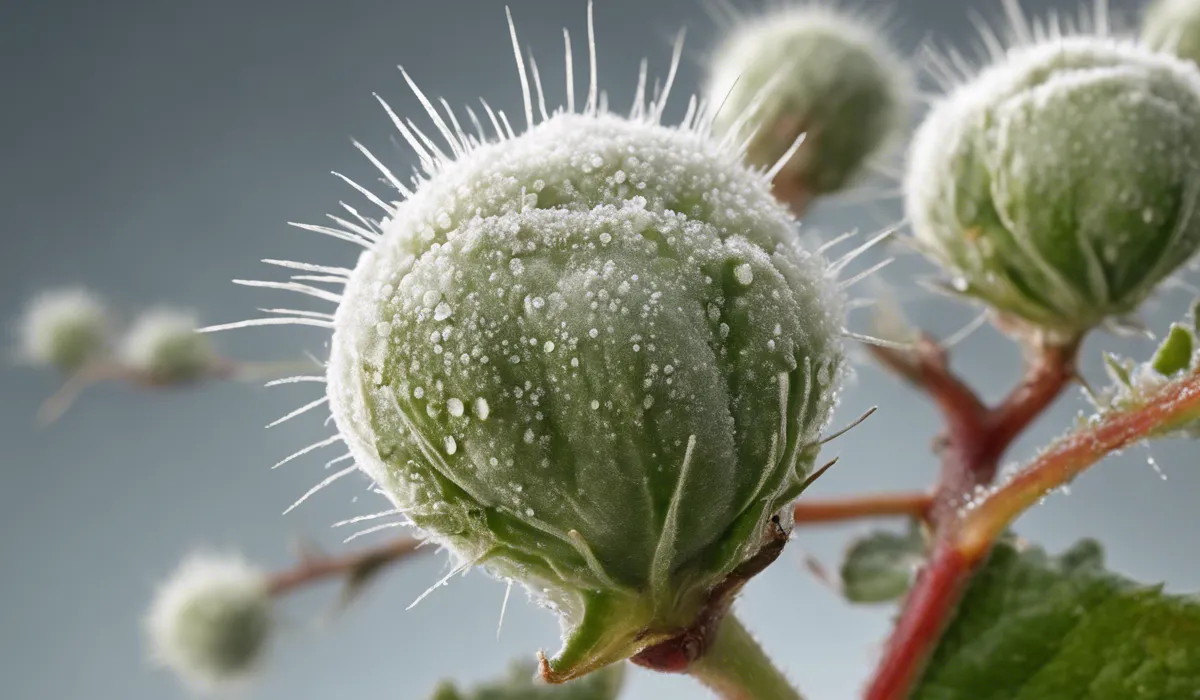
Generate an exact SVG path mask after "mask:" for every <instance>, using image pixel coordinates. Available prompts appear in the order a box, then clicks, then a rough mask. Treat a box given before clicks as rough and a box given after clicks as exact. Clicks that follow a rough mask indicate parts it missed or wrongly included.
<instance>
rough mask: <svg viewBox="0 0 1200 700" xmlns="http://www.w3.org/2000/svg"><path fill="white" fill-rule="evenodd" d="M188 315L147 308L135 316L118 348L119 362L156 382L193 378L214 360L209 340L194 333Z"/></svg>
mask: <svg viewBox="0 0 1200 700" xmlns="http://www.w3.org/2000/svg"><path fill="white" fill-rule="evenodd" d="M196 328H197V324H196V319H195V317H194V316H192V315H191V314H187V313H182V312H179V311H174V310H172V309H156V310H152V311H148V312H146V313H145V314H143V315H142V316H141V317H140V318H138V319H137V320H136V321H135V322H134V323H133V326H131V327H130V329H129V331H128V332H127V333H126V334H125V338H124V340H123V341H122V343H121V347H120V359H121V362H122V364H123V365H124V366H125V367H126V368H127V369H130V370H133V371H134V372H136V373H137V374H138V375H139V376H141V377H144V378H145V379H146V380H148V381H150V382H153V383H157V384H180V383H185V382H190V381H195V380H196V379H199V378H200V377H202V376H204V375H205V374H206V373H208V372H209V371H210V370H211V369H212V367H213V365H214V363H215V362H216V360H217V356H216V353H215V352H214V351H213V346H212V341H211V340H210V339H209V337H208V336H207V335H205V334H203V333H198V332H196Z"/></svg>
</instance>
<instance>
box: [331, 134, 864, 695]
mask: <svg viewBox="0 0 1200 700" xmlns="http://www.w3.org/2000/svg"><path fill="white" fill-rule="evenodd" d="M793 224H794V221H793V219H792V217H791V216H790V215H789V214H788V213H787V212H786V211H785V210H784V209H783V208H782V207H781V206H780V205H779V204H778V203H777V202H775V200H774V199H773V198H772V196H771V193H770V189H769V183H768V182H767V181H766V179H765V178H764V177H763V176H762V175H761V174H757V173H754V172H751V171H750V170H747V169H746V168H745V167H744V166H743V165H742V164H741V161H740V153H738V152H736V150H734V149H727V148H722V147H721V146H720V145H719V144H717V143H716V142H715V141H713V140H711V139H710V137H709V136H708V135H707V134H705V133H697V132H693V131H690V130H685V129H674V128H667V127H663V126H659V125H657V124H653V123H647V122H644V121H630V120H625V119H622V118H618V117H615V116H610V115H606V114H599V115H594V114H589V115H584V116H580V115H573V114H560V115H558V116H555V117H553V118H551V119H549V120H548V121H546V122H544V123H542V124H539V125H537V126H535V127H533V128H532V129H531V130H530V131H529V132H527V133H525V134H523V135H521V136H519V137H516V138H510V139H507V140H503V141H501V142H499V143H490V144H484V145H481V146H477V147H476V148H474V149H473V150H471V151H470V152H468V153H466V154H464V155H463V156H462V158H461V159H459V160H458V161H456V162H452V163H449V162H448V163H445V164H444V166H443V167H442V168H441V169H439V170H438V171H437V172H436V174H435V175H434V176H433V177H432V178H431V179H430V180H429V181H427V182H424V183H423V184H422V186H421V187H420V188H419V189H418V190H417V191H416V192H415V193H414V194H413V195H412V196H411V197H409V199H408V200H407V201H405V202H403V203H401V204H399V205H398V206H397V208H396V210H395V216H394V217H393V218H391V219H390V220H389V221H387V222H386V223H385V225H384V226H383V231H384V234H383V237H382V238H381V240H379V241H378V242H377V244H376V245H375V246H374V247H373V249H371V250H369V251H368V252H366V253H365V254H364V255H363V256H362V257H361V259H360V260H359V263H358V265H357V267H356V268H355V270H354V272H353V274H352V276H351V279H350V281H349V284H348V285H347V287H346V291H345V294H344V295H343V300H342V303H341V305H340V306H339V308H338V311H337V314H336V321H335V333H334V340H333V346H332V353H331V358H330V364H329V373H328V380H329V382H328V383H329V395H330V403H331V408H332V411H333V415H334V417H335V419H336V421H337V424H338V427H339V429H340V430H341V432H342V435H343V437H344V438H345V440H346V442H347V443H348V445H349V446H350V448H351V451H352V452H353V453H354V455H355V458H356V460H357V461H358V463H359V464H360V465H361V466H362V468H363V469H364V470H365V471H367V473H368V474H369V475H370V476H371V477H372V478H373V479H375V481H376V482H377V483H378V484H379V485H380V486H381V487H382V488H383V489H384V491H386V493H387V494H388V495H389V496H390V497H391V498H392V500H393V501H394V502H395V504H396V505H397V507H398V508H402V509H403V510H404V512H405V513H406V514H407V515H408V517H410V518H411V519H412V520H413V521H414V522H415V523H416V524H417V525H418V526H419V527H421V528H422V529H423V530H425V531H426V532H428V533H429V534H430V535H431V536H432V537H433V538H434V539H436V540H437V541H438V542H440V543H442V544H444V545H446V546H448V547H449V548H451V549H452V550H453V551H454V552H456V553H457V554H458V555H459V556H460V557H461V558H462V560H463V561H464V562H466V563H469V564H480V565H483V566H485V567H486V568H487V569H489V570H490V571H492V572H493V573H494V574H495V575H497V576H499V577H502V578H508V579H515V580H518V581H521V582H523V583H525V584H526V585H527V586H528V587H529V589H530V590H531V591H533V592H534V594H535V595H536V596H537V597H538V598H540V599H542V600H543V601H544V602H545V603H546V604H547V605H550V606H551V607H553V608H555V609H556V610H558V611H559V613H560V615H561V617H562V621H563V625H564V630H565V636H566V639H565V643H564V648H563V649H562V651H561V652H560V653H559V655H558V656H557V657H556V658H555V659H554V660H553V661H551V662H549V669H548V670H547V669H543V671H544V673H545V675H547V676H548V677H550V678H553V679H555V680H560V681H561V680H567V679H570V678H574V677H577V676H580V675H583V674H585V673H588V672H590V671H592V670H595V669H597V668H599V667H601V666H604V665H606V664H609V663H612V662H615V661H619V660H621V659H625V658H628V657H630V656H631V655H633V654H635V653H637V652H638V651H640V650H641V649H643V648H645V647H647V646H649V645H652V644H654V643H656V642H659V641H663V640H664V639H667V638H669V637H670V636H672V635H673V634H675V633H677V632H679V631H680V630H682V629H685V628H687V627H688V626H689V625H691V624H693V623H694V622H695V621H696V619H697V617H698V615H699V613H700V611H701V610H702V609H703V608H704V606H705V604H706V602H707V601H708V596H709V594H710V593H711V592H712V590H713V589H714V588H715V587H716V586H717V585H718V584H719V583H721V582H722V581H723V580H724V579H725V578H726V577H727V576H729V575H730V573H731V572H732V571H734V569H736V568H737V567H738V566H739V565H740V564H742V563H744V562H746V561H747V560H748V559H750V558H751V557H753V556H754V555H755V554H756V553H757V552H758V551H759V550H760V549H762V548H763V547H764V546H765V543H766V542H767V541H768V538H769V537H770V535H771V534H772V532H773V531H772V530H771V527H772V526H771V521H772V518H773V517H775V516H780V517H782V518H783V519H784V520H783V521H782V524H781V526H780V527H783V528H786V527H788V524H789V522H790V521H788V520H787V513H788V509H787V508H786V506H787V505H788V504H789V502H790V501H791V500H792V499H794V498H795V496H796V495H798V493H799V491H800V489H801V486H802V484H803V482H804V479H805V476H806V475H807V474H808V473H809V472H810V470H811V467H812V462H813V459H814V458H815V455H816V449H817V447H816V444H817V442H818V433H819V431H820V429H821V427H822V426H823V425H824V423H825V421H826V419H827V417H828V414H829V411H830V409H831V406H832V404H833V401H834V397H835V394H836V390H837V387H838V383H839V375H840V371H839V370H840V366H841V354H840V353H841V350H840V342H839V337H838V336H839V333H840V323H839V319H838V313H837V312H838V307H837V305H836V304H835V303H834V302H833V293H832V292H831V290H830V288H829V286H828V284H827V281H826V279H825V267H824V263H823V261H821V260H820V259H819V258H818V257H816V256H813V255H809V254H807V253H805V252H804V251H803V250H801V249H799V248H797V247H796V245H795V244H794V243H793V241H794V234H793V231H792V226H793Z"/></svg>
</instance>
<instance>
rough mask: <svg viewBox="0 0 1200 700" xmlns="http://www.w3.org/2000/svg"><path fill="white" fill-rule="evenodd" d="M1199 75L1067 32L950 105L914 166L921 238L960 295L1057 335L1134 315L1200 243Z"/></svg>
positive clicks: (1020, 54) (992, 73)
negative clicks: (1199, 202) (1199, 214)
mask: <svg viewBox="0 0 1200 700" xmlns="http://www.w3.org/2000/svg"><path fill="white" fill-rule="evenodd" d="M1197 123H1200V74H1198V73H1197V71H1196V70H1195V68H1194V67H1193V66H1190V65H1188V64H1185V63H1183V62H1181V61H1179V60H1177V59H1175V58H1172V57H1169V56H1165V55H1156V54H1152V53H1150V52H1148V51H1145V50H1143V49H1140V48H1138V47H1136V46H1133V45H1129V44H1124V43H1119V42H1115V41H1111V40H1106V39H1098V38H1090V37H1070V38H1061V39H1057V40H1055V41H1053V42H1050V43H1045V44H1039V45H1033V46H1027V47H1022V48H1018V49H1013V50H1011V51H1009V53H1008V55H1007V56H1006V57H1005V58H1004V59H1003V60H1001V62H999V63H997V64H996V65H993V66H992V67H990V68H987V69H986V70H984V71H983V73H981V74H980V75H979V76H978V77H976V78H975V79H974V80H972V81H970V82H968V83H967V84H965V85H963V86H961V87H960V88H958V89H957V90H955V91H954V92H953V93H951V94H950V95H949V96H948V97H947V98H946V99H945V100H943V101H942V102H941V103H940V104H938V105H937V106H936V107H935V108H934V109H933V111H932V112H931V114H930V115H929V117H928V119H927V120H926V121H925V123H924V124H923V125H922V127H921V128H920V130H919V132H918V134H917V136H916V139H915V142H914V144H913V147H912V152H911V158H910V165H909V171H908V175H907V181H906V188H907V208H908V213H909V216H910V218H911V220H912V224H913V229H914V232H915V234H916V240H917V242H918V243H919V244H920V246H921V247H922V248H923V250H924V251H925V252H926V254H927V255H928V256H929V257H931V258H932V259H933V260H934V261H936V262H937V263H939V264H940V265H942V266H943V267H945V268H946V269H947V270H948V271H949V272H950V273H951V274H952V275H953V276H954V287H955V289H957V290H958V291H960V292H962V293H965V294H968V295H971V296H975V297H978V298H980V299H982V300H984V301H985V302H987V303H988V304H990V305H991V306H992V307H994V308H995V309H996V310H998V311H1000V312H1001V313H1002V314H1004V315H1005V316H1006V317H1007V318H1008V319H1009V320H1019V321H1022V322H1024V324H1027V325H1031V326H1033V327H1034V328H1036V329H1038V330H1039V332H1041V333H1043V334H1045V335H1046V336H1048V337H1049V338H1050V339H1051V340H1059V341H1062V340H1067V339H1070V338H1073V337H1076V336H1078V335H1079V334H1081V333H1082V332H1084V331H1086V330H1087V329H1089V328H1091V327H1093V326H1095V325H1097V324H1100V323H1101V322H1103V321H1105V320H1106V319H1109V318H1110V317H1119V316H1121V315H1123V314H1128V313H1130V312H1132V311H1133V310H1134V309H1135V308H1136V307H1137V306H1138V305H1139V304H1140V303H1141V302H1142V301H1143V300H1144V299H1145V298H1146V297H1147V296H1148V295H1150V294H1151V292H1153V291H1154V289H1155V287H1156V286H1157V285H1158V284H1159V283H1160V282H1162V281H1163V279H1164V278H1166V277H1167V276H1168V275H1170V274H1171V273H1172V272H1173V271H1175V270H1176V269H1177V268H1179V267H1180V266H1181V265H1182V264H1183V263H1184V262H1186V261H1187V259H1188V258H1189V257H1190V256H1191V255H1192V253H1193V252H1194V251H1195V250H1196V248H1197V246H1198V245H1200V217H1196V216H1193V213H1194V209H1195V207H1196V204H1197V202H1196V198H1197V195H1198V194H1200V169H1198V168H1197V165H1196V163H1197V159H1200V130H1198V129H1196V124H1197Z"/></svg>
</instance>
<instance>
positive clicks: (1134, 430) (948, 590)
mask: <svg viewBox="0 0 1200 700" xmlns="http://www.w3.org/2000/svg"><path fill="white" fill-rule="evenodd" d="M1197 419H1200V373H1194V374H1192V375H1191V376H1188V377H1186V378H1184V379H1181V380H1179V381H1176V382H1172V383H1171V384H1168V385H1166V386H1164V387H1162V388H1161V389H1159V390H1158V391H1157V392H1156V393H1154V394H1152V395H1150V396H1148V397H1146V399H1145V401H1144V402H1142V403H1141V404H1139V405H1138V406H1135V407H1133V408H1129V409H1126V410H1122V411H1113V412H1111V413H1108V414H1106V415H1104V416H1102V417H1101V418H1100V419H1099V420H1097V421H1096V422H1095V423H1093V424H1091V425H1089V426H1087V427H1085V428H1083V429H1081V430H1078V431H1076V432H1075V433H1073V434H1071V435H1068V436H1066V437H1064V438H1062V439H1060V440H1059V441H1058V442H1056V443H1054V444H1053V445H1051V447H1050V449H1048V450H1046V451H1045V452H1043V453H1042V454H1041V455H1039V456H1038V457H1037V458H1035V459H1034V460H1033V461H1032V462H1030V463H1029V464H1028V465H1027V466H1026V467H1024V468H1023V469H1021V470H1020V471H1019V472H1017V474H1016V476H1014V477H1013V478H1012V479H1010V480H1008V481H1006V482H1005V483H1004V484H1002V485H1000V486H999V487H998V488H996V489H995V490H994V491H992V492H990V493H989V494H988V495H986V496H985V497H984V498H983V499H982V501H980V502H979V503H978V504H977V505H975V506H974V507H972V508H971V509H970V510H969V511H967V512H966V513H965V514H963V515H962V516H961V517H960V518H959V520H958V522H957V523H956V526H955V527H954V528H953V529H952V530H950V531H949V532H948V533H947V536H945V537H943V538H942V539H941V540H940V541H939V543H938V544H937V546H936V547H935V549H934V552H933V554H932V555H931V557H930V560H929V563H928V564H927V565H926V566H925V569H924V570H923V571H922V572H921V575H920V577H919V578H918V580H917V582H916V584H915V586H914V588H913V591H912V593H911V594H909V597H908V600H907V601H906V602H905V607H904V610H903V612H902V613H901V616H900V620H899V622H898V623H897V625H896V630H895V632H894V633H893V636H892V639H891V640H890V642H889V647H888V650H887V653H886V654H885V657H884V661H883V663H882V664H881V665H880V667H879V669H878V671H877V673H876V676H875V678H874V681H873V683H872V685H871V687H870V689H869V690H868V691H867V694H866V698H867V699H868V700H900V699H902V698H905V697H906V696H907V694H908V691H909V689H910V688H911V687H912V684H913V683H914V682H915V680H916V679H917V677H918V676H919V674H920V672H921V670H922V664H923V663H924V661H925V659H926V656H927V655H928V653H929V651H930V650H931V649H932V648H933V646H934V645H935V644H936V643H937V640H938V636H939V635H940V634H941V631H942V629H943V628H944V627H945V625H946V624H948V623H949V621H950V618H951V616H952V615H953V613H954V610H955V607H956V606H957V604H958V601H959V599H960V598H961V596H962V593H963V590H964V589H965V587H966V583H967V581H968V579H969V577H970V575H971V574H972V573H973V572H974V570H975V569H976V567H978V566H979V565H980V564H981V563H982V562H983V561H984V559H985V558H986V557H987V554H988V552H989V551H991V547H992V544H993V542H995V540H996V538H998V537H999V536H1000V535H1001V534H1002V533H1003V531H1004V529H1005V528H1006V527H1007V526H1008V525H1009V524H1010V523H1011V522H1012V521H1013V520H1015V519H1016V518H1017V517H1018V516H1019V515H1021V513H1023V512H1024V511H1025V510H1026V509H1028V508H1029V507H1030V506H1032V505H1034V504H1035V503H1037V502H1038V500H1039V499H1041V498H1042V497H1043V496H1044V495H1045V494H1046V493H1048V492H1050V491H1052V490H1054V489H1055V488H1058V487H1059V486H1062V485H1063V484H1065V483H1067V482H1069V481H1071V480H1072V479H1074V478H1075V477H1076V476H1078V475H1079V474H1080V473H1082V472H1083V471H1084V470H1086V469H1087V468H1088V467H1090V466H1092V465H1093V464H1096V463H1097V462H1099V461H1100V460H1101V459H1103V458H1104V457H1106V456H1108V455H1109V454H1111V453H1113V452H1115V451H1117V450H1121V449H1123V448H1125V447H1128V446H1130V445H1133V444H1136V443H1137V442H1139V441H1141V440H1145V439H1146V438H1148V437H1151V436H1154V435H1161V434H1162V433H1164V432H1166V431H1168V430H1170V429H1171V428H1172V427H1175V426H1178V425H1179V424H1181V423H1183V422H1185V421H1190V420H1197Z"/></svg>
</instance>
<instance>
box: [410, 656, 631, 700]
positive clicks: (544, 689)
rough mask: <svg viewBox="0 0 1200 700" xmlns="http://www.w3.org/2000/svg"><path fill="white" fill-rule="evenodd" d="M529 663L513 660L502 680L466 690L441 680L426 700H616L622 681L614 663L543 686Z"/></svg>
mask: <svg viewBox="0 0 1200 700" xmlns="http://www.w3.org/2000/svg"><path fill="white" fill-rule="evenodd" d="M536 671H537V669H536V668H535V667H534V666H533V664H528V663H515V664H513V666H512V668H511V670H510V671H509V673H508V677H507V678H505V679H504V680H502V681H499V682H494V683H485V684H482V685H479V686H477V687H475V688H472V689H471V690H470V691H463V690H459V689H458V688H457V687H456V686H455V685H454V684H453V683H451V682H448V681H447V682H444V683H442V684H440V685H439V686H438V687H437V689H436V690H435V691H434V693H433V696H432V698H430V700H616V699H617V697H618V696H619V695H620V694H621V686H622V685H624V681H625V665H624V664H616V665H613V666H609V667H608V668H605V669H603V670H601V671H597V672H596V673H593V674H591V675H589V676H588V677H587V678H580V679H579V680H575V681H571V682H569V683H566V684H563V685H547V684H546V683H544V682H542V681H540V680H538V679H537V678H536V676H535V673H536Z"/></svg>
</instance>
